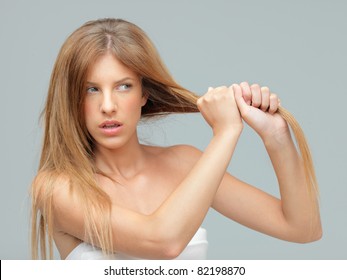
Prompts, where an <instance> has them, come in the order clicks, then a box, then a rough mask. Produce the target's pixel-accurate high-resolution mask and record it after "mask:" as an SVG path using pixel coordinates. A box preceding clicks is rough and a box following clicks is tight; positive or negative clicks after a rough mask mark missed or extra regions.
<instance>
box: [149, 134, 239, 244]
mask: <svg viewBox="0 0 347 280" xmlns="http://www.w3.org/2000/svg"><path fill="white" fill-rule="evenodd" d="M239 135H240V131H230V132H228V133H225V134H224V135H217V136H214V137H213V138H212V140H211V142H210V144H209V145H208V147H207V148H206V150H205V152H204V153H203V154H202V156H201V158H200V159H199V160H198V162H197V163H196V164H195V166H194V167H193V169H192V170H191V171H190V173H189V174H188V176H187V177H186V178H185V179H184V181H182V183H181V184H180V185H179V186H178V187H177V189H176V190H175V192H174V193H173V194H172V195H171V196H170V197H169V198H168V199H167V200H166V201H165V202H164V203H163V205H162V206H161V207H160V208H159V209H158V210H157V211H156V212H155V213H154V214H153V217H154V221H155V227H156V228H159V229H160V230H161V232H159V235H161V236H166V238H168V239H172V240H173V242H175V241H177V240H179V242H180V244H182V246H183V248H184V247H185V245H186V244H187V243H188V242H189V241H190V239H191V237H192V236H193V235H194V233H195V232H196V231H197V229H198V228H199V226H200V225H201V223H202V221H203V219H204V217H205V215H206V213H207V211H208V209H209V207H210V205H211V203H212V201H213V198H214V195H215V193H216V191H217V189H218V186H219V185H220V182H221V180H222V178H223V176H224V174H225V171H226V169H227V166H228V164H229V162H230V159H231V157H232V154H233V152H234V149H235V146H236V143H237V140H238V137H239Z"/></svg>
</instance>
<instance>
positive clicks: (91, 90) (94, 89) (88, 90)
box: [87, 87, 98, 93]
mask: <svg viewBox="0 0 347 280" xmlns="http://www.w3.org/2000/svg"><path fill="white" fill-rule="evenodd" d="M96 92H98V89H97V88H96V87H90V88H87V93H96Z"/></svg>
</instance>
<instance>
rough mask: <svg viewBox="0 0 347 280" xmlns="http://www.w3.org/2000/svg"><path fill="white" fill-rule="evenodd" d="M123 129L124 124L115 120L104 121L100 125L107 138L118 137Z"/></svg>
mask: <svg viewBox="0 0 347 280" xmlns="http://www.w3.org/2000/svg"><path fill="white" fill-rule="evenodd" d="M122 127H123V124H121V123H120V122H118V121H114V120H109V121H104V122H103V123H101V124H100V125H99V128H100V129H101V131H102V133H103V134H105V135H107V136H115V135H117V134H118V133H119V131H120V130H121V129H122Z"/></svg>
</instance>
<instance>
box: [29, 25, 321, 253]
mask: <svg viewBox="0 0 347 280" xmlns="http://www.w3.org/2000/svg"><path fill="white" fill-rule="evenodd" d="M106 52H111V53H113V54H114V55H115V56H116V57H117V58H118V59H119V60H120V61H121V62H122V63H123V64H124V65H126V66H127V67H129V68H130V69H131V70H133V71H134V72H135V73H137V74H138V75H139V76H140V77H141V80H142V89H143V94H145V95H146V96H147V97H148V101H147V103H146V105H145V106H144V107H143V108H142V117H143V118H149V117H152V116H157V115H163V114H169V113H185V112H198V111H199V110H198V108H197V105H196V101H197V99H198V98H199V96H198V95H196V94H194V93H192V92H190V91H188V90H186V89H184V88H183V87H181V86H180V85H178V84H177V83H176V82H175V81H174V79H173V78H172V76H171V75H170V74H169V72H168V70H167V69H166V67H165V65H164V63H163V62H162V61H161V59H160V56H159V54H158V53H157V51H156V49H155V47H154V45H153V44H152V42H151V41H150V39H149V38H148V37H147V35H146V34H145V33H144V32H143V31H142V30H141V29H140V28H139V27H138V26H136V25H134V24H132V23H130V22H127V21H124V20H121V19H101V20H96V21H90V22H87V23H85V24H84V25H82V26H81V27H80V28H78V29H77V30H76V31H75V32H73V33H72V34H71V35H70V36H69V37H68V39H67V40H66V41H65V43H64V44H63V46H62V48H61V50H60V52H59V54H58V57H57V60H56V62H55V65H54V68H53V72H52V75H51V79H50V85H49V90H48V95H47V100H46V104H45V108H44V110H43V113H42V118H43V119H44V125H45V129H44V138H43V146H42V152H41V158H40V163H39V171H38V175H37V176H36V178H35V179H34V181H33V183H32V188H31V195H32V234H31V236H32V238H31V245H32V258H33V259H37V258H39V253H38V251H39V249H40V255H41V258H43V259H46V258H47V243H48V249H49V258H51V259H52V258H53V213H52V212H53V210H52V209H53V205H52V193H53V188H54V187H56V185H57V184H55V182H56V181H57V179H58V178H60V176H64V178H68V181H69V186H70V188H71V190H73V191H74V192H75V193H76V194H77V197H79V199H80V200H81V202H82V203H81V204H82V205H83V206H84V209H83V210H84V213H85V217H84V218H85V228H86V236H88V238H89V240H91V241H92V243H93V242H94V241H95V240H97V241H98V243H99V244H100V246H101V248H102V250H103V251H104V252H105V253H108V252H111V251H112V245H113V244H112V232H111V227H110V211H111V202H110V199H109V197H108V195H107V194H106V193H105V192H103V191H102V190H101V188H100V187H99V186H98V184H97V182H96V180H95V173H98V172H100V171H99V170H97V169H96V167H95V164H94V158H93V150H94V143H93V139H92V137H91V136H90V135H89V133H88V131H87V129H86V126H85V122H84V115H83V110H82V108H83V102H84V94H83V92H84V91H83V88H84V82H85V77H86V73H87V70H88V67H89V66H90V65H92V63H93V62H94V61H95V60H96V59H97V58H98V57H100V56H101V55H103V54H105V53H106ZM278 112H279V114H281V115H282V117H283V118H284V119H285V120H286V121H287V122H288V123H289V125H290V126H291V128H292V131H293V133H294V135H295V138H296V140H297V143H298V146H299V150H300V153H301V155H302V159H303V162H304V166H305V173H306V177H307V182H308V190H309V191H310V193H311V194H312V196H313V197H315V196H316V193H317V182H316V177H315V173H314V168H313V163H312V159H311V155H310V151H309V148H308V145H307V142H306V140H305V137H304V134H303V132H302V130H301V128H300V126H299V125H298V123H297V122H296V120H295V119H294V118H293V117H292V115H291V114H290V113H289V112H288V111H286V110H285V109H284V108H282V107H281V108H280V109H279V110H278ZM96 220H98V221H101V222H100V225H101V226H100V227H98V226H97V224H96Z"/></svg>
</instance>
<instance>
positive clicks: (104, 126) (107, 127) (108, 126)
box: [102, 123, 120, 129]
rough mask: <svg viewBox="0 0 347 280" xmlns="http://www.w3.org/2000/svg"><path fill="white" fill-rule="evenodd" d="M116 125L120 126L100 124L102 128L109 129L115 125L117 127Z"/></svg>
mask: <svg viewBox="0 0 347 280" xmlns="http://www.w3.org/2000/svg"><path fill="white" fill-rule="evenodd" d="M118 126H120V125H119V124H115V123H114V124H105V125H103V126H102V128H105V129H111V128H116V127H118Z"/></svg>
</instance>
